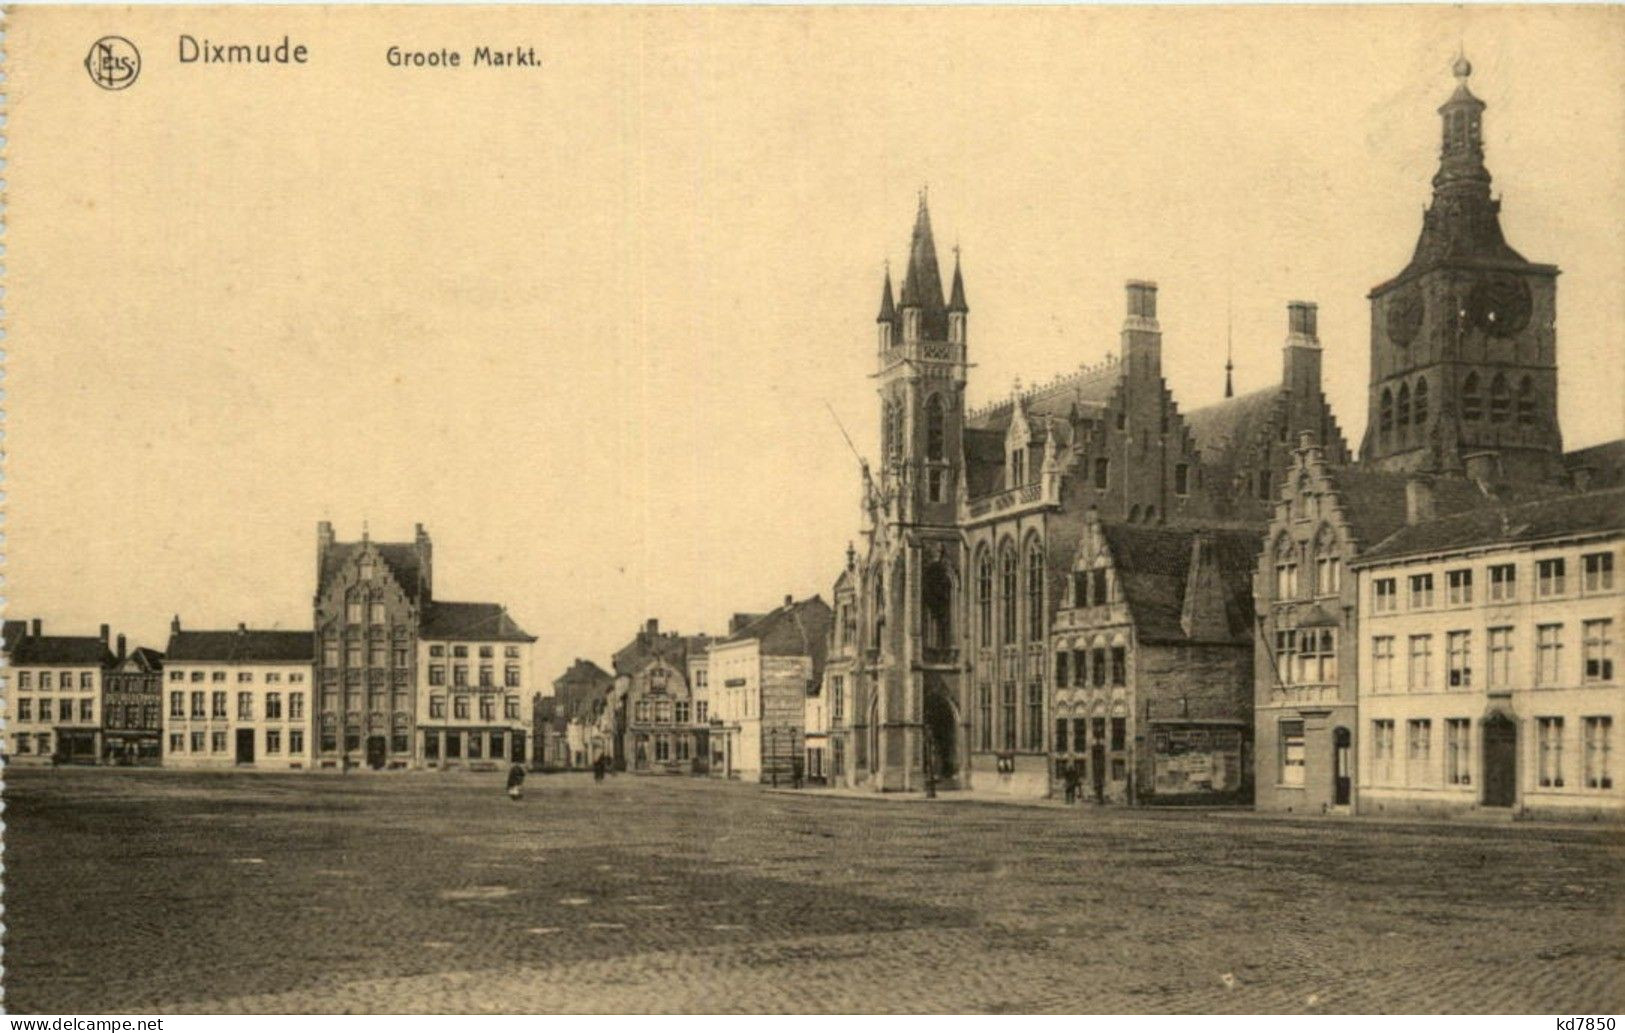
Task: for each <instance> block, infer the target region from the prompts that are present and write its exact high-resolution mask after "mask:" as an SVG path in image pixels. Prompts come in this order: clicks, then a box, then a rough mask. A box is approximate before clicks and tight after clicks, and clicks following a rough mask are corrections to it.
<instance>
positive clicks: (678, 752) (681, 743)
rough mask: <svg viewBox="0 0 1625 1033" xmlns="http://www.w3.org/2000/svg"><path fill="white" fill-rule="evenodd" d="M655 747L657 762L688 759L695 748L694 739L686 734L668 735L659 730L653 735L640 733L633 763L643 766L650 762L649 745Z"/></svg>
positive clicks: (634, 750)
mask: <svg viewBox="0 0 1625 1033" xmlns="http://www.w3.org/2000/svg"><path fill="white" fill-rule="evenodd" d="M651 745H652V746H653V747H654V760H655V763H657V764H659V763H663V762H665V761H671V760H688V759H689V758H690V751H691V750H692V748H693V742H692V740H691V739H690V738H689V737H688V736H686V735H668V734H666V733H664V732H658V733H656V734H655V735H653V736H648V735H640V736H638V737H637V739H636V740H635V746H634V749H633V763H634V764H635V765H636V766H638V767H642V766H643V765H644V764H647V763H648V762H649V747H650V746H651Z"/></svg>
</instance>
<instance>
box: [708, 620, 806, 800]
mask: <svg viewBox="0 0 1625 1033" xmlns="http://www.w3.org/2000/svg"><path fill="white" fill-rule="evenodd" d="M833 619H834V614H833V611H831V610H830V608H829V604H828V603H826V602H824V600H823V599H822V598H820V597H819V596H813V597H812V598H811V599H804V600H801V601H800V602H797V601H796V600H795V599H794V598H792V597H790V596H785V599H784V605H783V606H781V607H779V608H778V609H776V610H773V611H772V612H770V613H767V614H764V615H762V616H761V617H758V618H757V619H756V620H754V621H750V622H748V623H746V624H745V625H744V626H743V627H742V628H739V629H737V630H735V631H733V633H732V634H730V635H728V636H727V637H726V638H723V639H720V640H718V641H716V642H713V643H712V644H711V664H710V676H711V713H712V715H713V721H712V734H713V735H714V736H719V737H720V738H721V749H720V750H715V751H714V752H715V753H717V754H718V755H719V756H720V764H721V766H722V773H723V774H726V775H728V776H729V777H736V778H744V779H749V780H752V781H757V780H760V781H769V780H772V781H778V782H788V781H790V780H791V779H792V778H794V777H795V774H796V771H797V769H798V768H801V767H802V764H803V763H804V757H805V754H804V750H805V733H806V707H807V697H808V695H809V694H811V693H812V692H813V691H814V690H815V689H816V688H817V687H818V686H819V685H820V684H821V682H822V680H823V676H824V662H825V659H826V657H827V655H828V650H829V631H830V625H831V623H832V622H833ZM803 770H804V769H803Z"/></svg>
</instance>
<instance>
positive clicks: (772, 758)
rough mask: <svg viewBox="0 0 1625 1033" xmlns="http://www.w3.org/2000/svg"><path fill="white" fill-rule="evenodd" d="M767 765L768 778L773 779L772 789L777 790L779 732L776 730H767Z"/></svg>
mask: <svg viewBox="0 0 1625 1033" xmlns="http://www.w3.org/2000/svg"><path fill="white" fill-rule="evenodd" d="M767 763H768V766H769V771H770V772H771V775H770V776H769V777H770V778H772V779H773V788H775V789H777V788H778V787H779V730H778V729H777V728H769V729H768V730H767Z"/></svg>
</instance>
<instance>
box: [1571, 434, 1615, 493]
mask: <svg viewBox="0 0 1625 1033" xmlns="http://www.w3.org/2000/svg"><path fill="white" fill-rule="evenodd" d="M1563 465H1564V466H1565V467H1567V468H1568V469H1569V470H1570V471H1573V470H1575V469H1578V468H1579V467H1582V466H1584V467H1589V468H1590V469H1591V490H1594V491H1600V490H1601V489H1603V488H1617V487H1619V486H1620V485H1625V438H1621V439H1619V440H1618V441H1605V442H1603V443H1602V444H1600V445H1592V446H1591V447H1589V448H1577V449H1575V450H1574V451H1573V452H1569V453H1567V454H1565V455H1564V456H1563Z"/></svg>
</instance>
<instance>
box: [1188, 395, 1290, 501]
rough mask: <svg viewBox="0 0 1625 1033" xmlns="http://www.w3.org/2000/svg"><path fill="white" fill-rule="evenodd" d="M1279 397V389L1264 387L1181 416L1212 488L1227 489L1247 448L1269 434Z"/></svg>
mask: <svg viewBox="0 0 1625 1033" xmlns="http://www.w3.org/2000/svg"><path fill="white" fill-rule="evenodd" d="M1280 398H1281V388H1280V387H1279V386H1275V387H1264V388H1259V389H1258V390H1257V391H1249V392H1247V393H1246V394H1240V395H1236V396H1235V397H1234V398H1226V399H1224V400H1223V401H1221V402H1214V403H1213V404H1212V405H1204V406H1202V407H1201V408H1199V409H1192V410H1191V411H1190V412H1188V413H1185V414H1184V420H1185V428H1186V430H1188V431H1189V432H1190V436H1191V441H1192V442H1193V443H1194V444H1195V445H1196V447H1197V449H1198V450H1199V452H1200V454H1201V459H1202V465H1203V467H1204V468H1205V469H1206V470H1207V471H1208V475H1209V480H1210V483H1211V484H1212V485H1214V486H1215V487H1223V488H1228V486H1229V485H1230V484H1231V482H1232V481H1233V480H1234V479H1235V476H1236V469H1237V468H1238V467H1239V466H1240V465H1241V458H1242V456H1244V455H1245V454H1246V449H1248V448H1249V447H1250V446H1251V445H1252V444H1253V443H1254V442H1255V441H1257V440H1258V438H1259V436H1260V435H1262V434H1267V433H1268V432H1269V429H1270V427H1271V424H1272V422H1273V420H1274V418H1275V413H1276V406H1277V403H1278V402H1279V401H1280Z"/></svg>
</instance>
